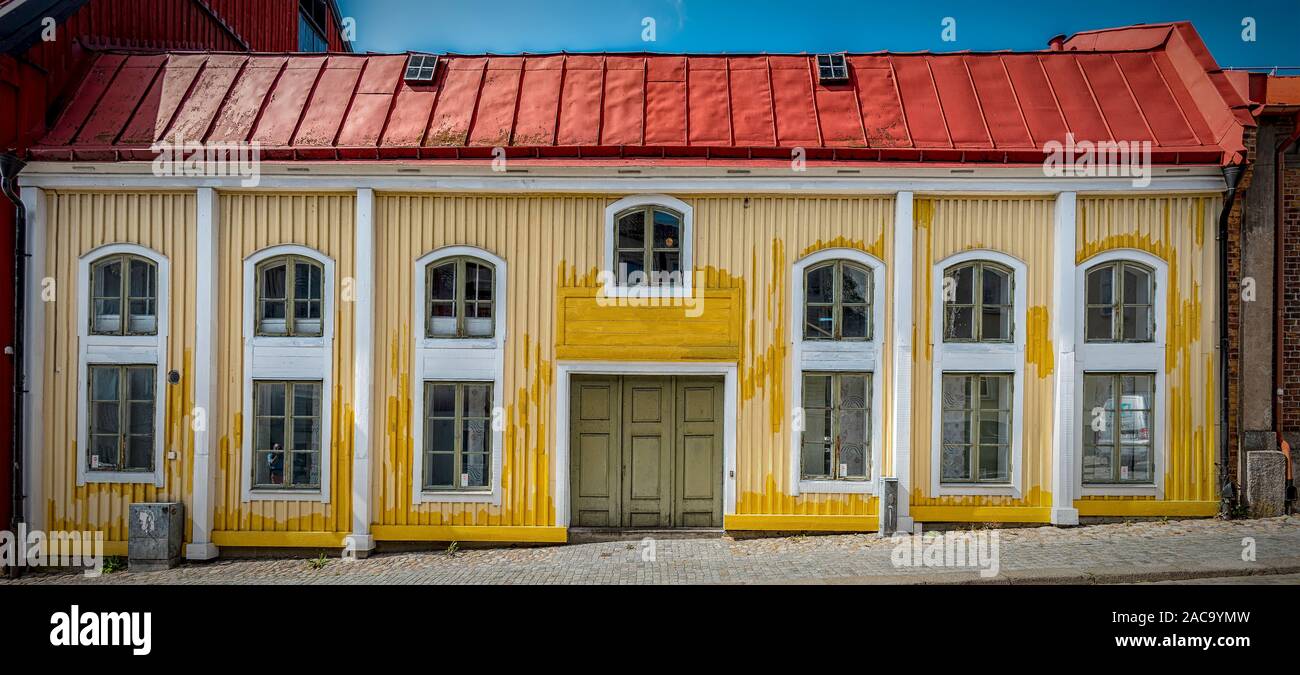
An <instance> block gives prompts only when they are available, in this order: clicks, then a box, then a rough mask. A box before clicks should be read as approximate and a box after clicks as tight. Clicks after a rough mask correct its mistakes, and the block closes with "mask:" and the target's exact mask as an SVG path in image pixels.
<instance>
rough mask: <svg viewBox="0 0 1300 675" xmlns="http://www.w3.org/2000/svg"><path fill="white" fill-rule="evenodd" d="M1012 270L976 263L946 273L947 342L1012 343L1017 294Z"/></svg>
mask: <svg viewBox="0 0 1300 675" xmlns="http://www.w3.org/2000/svg"><path fill="white" fill-rule="evenodd" d="M1013 279H1014V276H1013V274H1012V272H1011V270H1010V269H1008V268H1006V267H1004V266H1002V265H999V264H997V263H994V262H989V261H985V260H976V261H971V262H966V263H961V264H958V265H953V266H952V267H949V268H948V269H946V270H944V275H943V288H942V289H940V292H941V293H942V294H943V295H942V297H943V303H944V305H943V340H944V342H1011V341H1012V339H1013V336H1014V335H1015V333H1014V326H1013V324H1012V322H1013V321H1014V318H1013V317H1014V314H1015V312H1014V308H1015V300H1014V298H1015V294H1014V289H1013V287H1012V284H1013Z"/></svg>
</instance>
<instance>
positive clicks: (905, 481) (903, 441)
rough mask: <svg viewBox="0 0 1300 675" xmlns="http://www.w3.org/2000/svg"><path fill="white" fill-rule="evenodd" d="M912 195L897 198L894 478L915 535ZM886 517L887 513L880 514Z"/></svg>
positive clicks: (905, 522) (904, 521)
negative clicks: (913, 519)
mask: <svg viewBox="0 0 1300 675" xmlns="http://www.w3.org/2000/svg"><path fill="white" fill-rule="evenodd" d="M914 232H915V227H914V225H913V222H912V193H911V192H899V193H898V194H897V195H896V196H895V197H894V255H893V259H892V260H890V261H889V268H890V271H891V273H892V274H893V280H894V297H893V311H894V317H893V321H894V372H893V378H894V391H893V399H894V408H893V410H894V419H893V427H894V476H896V477H897V478H898V531H899V532H911V531H912V515H911V507H910V502H911V498H912V287H913V284H914V283H915V279H916V274H915V273H916V270H914V269H912V267H913V264H912V243H913V241H912V239H913V236H914ZM880 511H881V517H882V518H883V517H884V509H883V508H882V509H881V510H880Z"/></svg>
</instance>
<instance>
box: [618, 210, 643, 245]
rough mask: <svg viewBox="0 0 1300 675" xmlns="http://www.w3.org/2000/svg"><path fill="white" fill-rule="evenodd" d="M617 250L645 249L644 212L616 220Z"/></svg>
mask: <svg viewBox="0 0 1300 675" xmlns="http://www.w3.org/2000/svg"><path fill="white" fill-rule="evenodd" d="M618 248H634V249H644V248H645V212H644V211H634V212H632V213H629V214H627V215H625V216H623V217H622V218H619V219H618Z"/></svg>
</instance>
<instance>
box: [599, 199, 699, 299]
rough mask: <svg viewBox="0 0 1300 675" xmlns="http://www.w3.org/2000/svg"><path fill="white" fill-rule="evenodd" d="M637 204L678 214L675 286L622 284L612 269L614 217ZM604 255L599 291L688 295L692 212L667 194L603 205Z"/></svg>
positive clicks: (612, 294)
mask: <svg viewBox="0 0 1300 675" xmlns="http://www.w3.org/2000/svg"><path fill="white" fill-rule="evenodd" d="M638 206H660V207H663V208H665V209H668V210H671V211H676V212H677V213H680V214H682V247H681V250H682V283H681V285H679V286H672V287H668V288H665V287H655V286H623V285H620V284H619V283H618V270H617V269H615V261H614V241H615V239H616V237H617V236H618V229H617V225H618V224H617V222H616V217H617V216H618V214H619V213H622V212H623V211H626V210H628V209H631V208H635V207H638ZM604 255H605V258H604V262H603V264H602V266H601V271H602V272H604V274H603V276H602V279H603V281H602V283H601V294H602V295H604V296H605V297H613V298H632V297H635V298H689V297H691V296H692V288H693V285H694V283H695V268H694V265H693V263H694V259H695V257H694V256H695V213H694V209H692V208H691V205H690V204H687V203H686V202H684V201H682V200H680V199H677V198H674V197H669V196H668V195H631V196H628V197H624V198H622V199H620V200H618V201H616V202H614V203H613V204H610V205H609V206H606V207H605V254H604Z"/></svg>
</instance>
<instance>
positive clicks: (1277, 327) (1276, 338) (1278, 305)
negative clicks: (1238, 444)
mask: <svg viewBox="0 0 1300 675" xmlns="http://www.w3.org/2000/svg"><path fill="white" fill-rule="evenodd" d="M1297 139H1300V113H1296V116H1295V121H1294V128H1293V129H1292V130H1291V135H1290V136H1288V137H1287V139H1286V140H1284V141H1282V143H1281V144H1280V145H1278V146H1277V149H1276V150H1275V151H1274V154H1273V274H1274V277H1273V428H1274V429H1276V430H1277V445H1278V448H1280V449H1282V452H1283V453H1284V454H1285V455H1286V498H1285V499H1286V501H1287V502H1292V501H1294V500H1295V483H1294V478H1293V477H1292V475H1291V452H1290V450H1291V448H1290V446H1289V444H1288V443H1287V442H1286V440H1285V438H1284V437H1283V434H1284V433H1285V432H1286V424H1285V422H1284V421H1283V417H1282V394H1283V391H1284V387H1285V383H1286V381H1285V379H1283V377H1282V368H1283V365H1284V363H1283V362H1284V361H1285V356H1286V343H1285V341H1284V338H1283V336H1284V335H1285V332H1284V331H1285V328H1286V324H1285V313H1284V312H1283V306H1284V303H1285V302H1286V293H1285V290H1286V274H1285V273H1284V272H1285V269H1284V266H1285V264H1286V256H1285V255H1284V254H1283V252H1282V242H1283V240H1284V239H1285V237H1283V236H1282V229H1283V227H1284V223H1285V218H1286V207H1285V199H1284V198H1285V195H1286V189H1285V186H1286V152H1287V150H1289V149H1291V146H1292V145H1294V144H1295V142H1296V140H1297Z"/></svg>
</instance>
